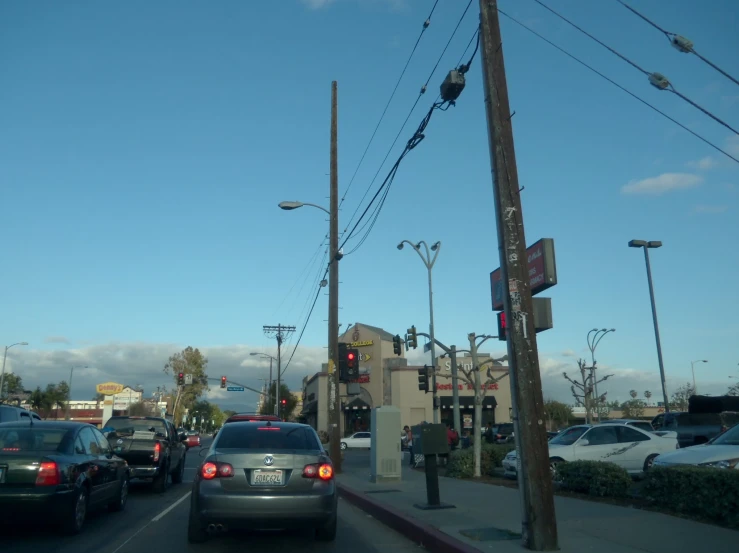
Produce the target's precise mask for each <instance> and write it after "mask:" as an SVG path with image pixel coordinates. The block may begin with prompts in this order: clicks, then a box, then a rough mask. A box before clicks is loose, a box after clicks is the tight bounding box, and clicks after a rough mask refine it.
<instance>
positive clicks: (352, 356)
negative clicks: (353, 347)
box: [346, 351, 354, 361]
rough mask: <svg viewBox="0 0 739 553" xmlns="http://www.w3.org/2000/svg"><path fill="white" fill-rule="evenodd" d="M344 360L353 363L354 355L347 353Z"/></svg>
mask: <svg viewBox="0 0 739 553" xmlns="http://www.w3.org/2000/svg"><path fill="white" fill-rule="evenodd" d="M346 358H347V359H348V360H349V361H354V353H353V352H351V351H350V352H349V353H347V354H346Z"/></svg>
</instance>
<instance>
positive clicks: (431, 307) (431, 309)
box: [426, 247, 439, 424]
mask: <svg viewBox="0 0 739 553" xmlns="http://www.w3.org/2000/svg"><path fill="white" fill-rule="evenodd" d="M427 254H428V256H429V262H427V264H426V267H427V268H428V273H429V319H430V322H429V334H430V335H431V366H432V367H433V371H434V372H432V373H431V385H432V386H433V388H434V391H433V402H434V424H437V423H438V422H439V401H438V396H437V394H438V391H437V390H436V342H435V340H434V292H433V287H432V281H431V271H432V269H433V268H434V266H433V264H431V263H430V260H431V254H429V253H428V247H427Z"/></svg>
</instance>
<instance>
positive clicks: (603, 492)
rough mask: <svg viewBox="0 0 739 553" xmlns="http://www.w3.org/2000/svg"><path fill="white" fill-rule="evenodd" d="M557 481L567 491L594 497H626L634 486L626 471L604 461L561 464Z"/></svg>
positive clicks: (558, 466) (558, 468) (558, 467)
mask: <svg viewBox="0 0 739 553" xmlns="http://www.w3.org/2000/svg"><path fill="white" fill-rule="evenodd" d="M557 480H558V481H559V483H560V485H561V486H562V487H563V488H565V489H567V490H570V491H573V492H579V493H584V494H587V495H590V496H593V497H626V496H627V495H629V492H630V490H631V485H632V480H631V476H629V473H628V472H626V469H624V468H621V467H620V466H618V465H616V464H614V463H604V462H602V461H572V462H569V463H560V464H559V465H557Z"/></svg>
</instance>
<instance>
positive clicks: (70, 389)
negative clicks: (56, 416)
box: [64, 365, 131, 420]
mask: <svg viewBox="0 0 739 553" xmlns="http://www.w3.org/2000/svg"><path fill="white" fill-rule="evenodd" d="M86 368H87V365H84V366H80V365H77V366H76V367H72V368H71V369H69V397H68V398H67V409H66V411H67V412H66V413H65V415H64V420H69V419H70V413H69V410H70V409H71V405H70V404H71V401H72V377H73V376H74V369H86ZM128 408H129V409H131V399H130V396H129V400H128Z"/></svg>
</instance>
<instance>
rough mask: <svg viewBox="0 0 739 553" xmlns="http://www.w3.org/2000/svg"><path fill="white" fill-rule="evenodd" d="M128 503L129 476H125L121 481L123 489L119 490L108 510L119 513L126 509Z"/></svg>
mask: <svg viewBox="0 0 739 553" xmlns="http://www.w3.org/2000/svg"><path fill="white" fill-rule="evenodd" d="M126 503H128V475H127V474H126V475H124V476H123V478H122V479H121V487H120V488H119V490H118V493H117V494H116V496H115V498H114V499H113V501H111V502H110V503H108V510H110V511H113V512H119V511H122V510H123V509H125V508H126Z"/></svg>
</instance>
